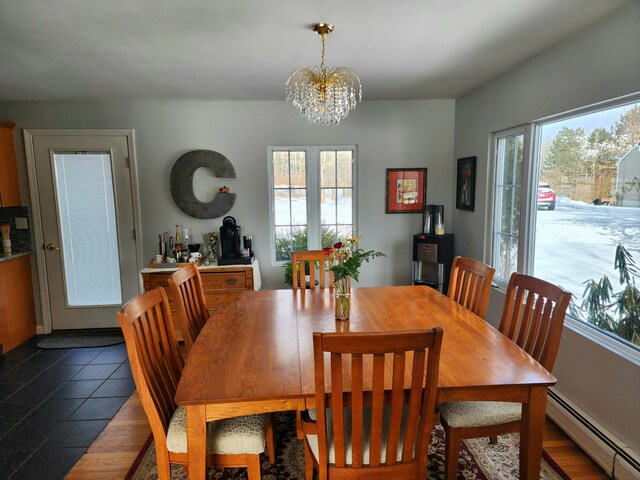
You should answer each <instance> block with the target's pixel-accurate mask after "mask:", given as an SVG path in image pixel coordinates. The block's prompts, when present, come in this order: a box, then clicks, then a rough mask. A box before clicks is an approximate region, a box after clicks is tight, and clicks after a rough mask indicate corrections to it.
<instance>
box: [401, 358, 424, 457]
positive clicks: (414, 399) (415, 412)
mask: <svg viewBox="0 0 640 480" xmlns="http://www.w3.org/2000/svg"><path fill="white" fill-rule="evenodd" d="M424 369H425V352H424V351H417V352H413V368H412V369H411V392H410V393H409V412H408V415H407V420H406V424H407V427H406V429H405V432H404V441H403V444H404V445H414V444H415V440H416V432H417V431H418V419H419V418H420V403H421V400H422V395H421V394H420V389H421V388H422V381H423V379H424ZM411 456H412V452H411V450H409V449H408V448H405V449H403V451H402V462H403V463H407V462H408V461H410V460H411Z"/></svg>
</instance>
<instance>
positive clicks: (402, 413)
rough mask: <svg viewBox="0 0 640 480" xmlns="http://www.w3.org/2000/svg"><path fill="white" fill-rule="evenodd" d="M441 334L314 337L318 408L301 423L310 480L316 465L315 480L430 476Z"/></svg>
mask: <svg viewBox="0 0 640 480" xmlns="http://www.w3.org/2000/svg"><path fill="white" fill-rule="evenodd" d="M442 334H443V331H442V328H439V327H436V328H434V329H431V330H413V331H404V332H374V333H360V332H358V333H317V332H316V333H314V334H313V356H314V369H315V392H316V393H315V397H316V398H315V400H316V409H315V410H309V411H307V412H304V413H303V420H302V429H303V432H304V433H305V436H304V452H305V478H306V479H307V480H311V479H312V478H313V471H314V468H315V469H316V470H317V471H318V478H319V480H325V479H331V478H339V479H348V478H385V479H393V478H398V479H421V480H422V479H425V478H427V456H428V450H429V439H430V435H431V430H432V427H433V424H434V418H435V417H434V414H433V413H434V411H435V401H436V393H437V387H438V371H439V361H440V347H441V344H442ZM325 353H329V354H330V355H327V356H325ZM325 362H327V363H328V365H326V364H325ZM325 368H327V373H329V375H328V377H325ZM385 371H386V372H388V374H390V375H391V376H390V377H389V376H388V378H387V379H386V380H385ZM406 379H410V383H411V384H410V387H409V388H407V389H405V380H406ZM385 389H387V391H385ZM389 389H391V390H390V391H389Z"/></svg>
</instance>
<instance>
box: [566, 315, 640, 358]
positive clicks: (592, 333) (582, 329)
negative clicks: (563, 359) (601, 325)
mask: <svg viewBox="0 0 640 480" xmlns="http://www.w3.org/2000/svg"><path fill="white" fill-rule="evenodd" d="M564 325H565V326H566V327H568V328H570V329H571V330H573V331H574V332H576V333H579V334H580V335H582V336H584V337H586V338H588V339H589V340H592V341H594V342H595V343H597V344H598V345H600V346H602V347H603V348H606V349H607V350H609V351H610V352H613V353H615V354H616V355H619V356H620V357H622V358H624V359H625V360H628V361H629V362H631V363H633V364H635V365H638V366H640V351H639V350H636V349H635V348H633V347H629V346H627V345H625V344H624V343H622V342H620V341H618V340H616V339H614V338H611V337H610V336H608V335H606V334H604V333H601V332H599V331H598V330H597V329H596V328H594V327H591V326H589V325H587V324H585V323H584V322H581V321H579V320H575V319H573V318H571V317H569V316H567V317H565V321H564Z"/></svg>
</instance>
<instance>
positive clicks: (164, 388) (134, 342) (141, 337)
mask: <svg viewBox="0 0 640 480" xmlns="http://www.w3.org/2000/svg"><path fill="white" fill-rule="evenodd" d="M118 321H119V322H120V326H121V327H122V332H123V334H124V338H125V343H126V346H127V354H128V356H129V363H130V364H131V371H132V373H133V379H134V382H135V384H136V389H137V390H138V394H139V395H140V400H141V402H142V406H143V408H144V411H145V413H146V415H147V418H148V420H149V424H150V425H151V431H152V433H153V439H154V442H155V447H156V455H157V460H158V477H159V479H160V480H170V478H171V464H172V463H174V464H175V463H178V464H182V465H184V466H185V469H188V455H187V430H186V410H185V408H184V407H178V406H176V404H175V401H174V397H175V393H176V389H177V387H178V382H179V380H180V375H181V374H182V368H183V366H184V362H183V360H182V356H181V355H180V353H179V352H178V342H177V341H176V337H175V334H174V331H173V328H172V326H171V322H172V321H171V312H170V310H169V301H168V299H167V294H166V293H165V291H164V289H162V288H161V287H158V288H156V289H154V290H150V291H148V292H145V293H143V294H142V295H139V296H138V297H136V298H134V299H133V300H131V301H129V302H128V303H127V304H126V305H125V306H124V307H123V308H122V309H121V310H120V312H119V313H118ZM212 381H215V379H212ZM269 436H271V437H272V438H273V427H272V425H271V423H270V421H269V417H268V416H267V415H247V416H243V417H235V418H229V419H225V420H220V421H216V422H210V423H209V424H208V425H207V451H208V455H207V460H208V463H209V464H210V465H216V466H224V467H246V468H247V476H248V478H249V479H250V480H259V479H260V454H261V453H262V452H264V450H265V437H269Z"/></svg>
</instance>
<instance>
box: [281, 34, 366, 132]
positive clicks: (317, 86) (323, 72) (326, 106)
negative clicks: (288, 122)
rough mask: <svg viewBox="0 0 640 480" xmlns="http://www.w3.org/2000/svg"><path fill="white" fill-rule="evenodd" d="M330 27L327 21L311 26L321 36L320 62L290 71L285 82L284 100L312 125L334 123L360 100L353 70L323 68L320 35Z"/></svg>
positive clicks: (357, 78)
mask: <svg viewBox="0 0 640 480" xmlns="http://www.w3.org/2000/svg"><path fill="white" fill-rule="evenodd" d="M332 30H333V25H330V24H328V23H317V24H315V25H314V26H313V31H314V32H316V33H317V34H318V35H320V37H322V63H321V64H320V67H317V66H315V67H303V68H298V69H296V70H294V71H293V72H291V75H289V78H288V79H287V83H286V84H285V89H286V93H287V101H290V102H291V103H293V106H294V107H296V108H297V109H298V110H299V111H300V115H302V116H303V117H305V118H306V119H307V121H308V122H309V123H312V124H318V123H322V124H324V125H337V124H338V123H340V120H342V119H343V118H346V117H347V115H349V112H350V111H351V110H353V109H355V108H356V105H357V103H358V102H361V101H362V84H361V83H360V77H359V76H358V74H357V73H356V71H355V70H353V69H352V68H349V67H334V68H327V67H326V66H325V64H324V38H325V37H326V36H327V35H328V34H329V33H331V31H332ZM356 90H357V92H356Z"/></svg>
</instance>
